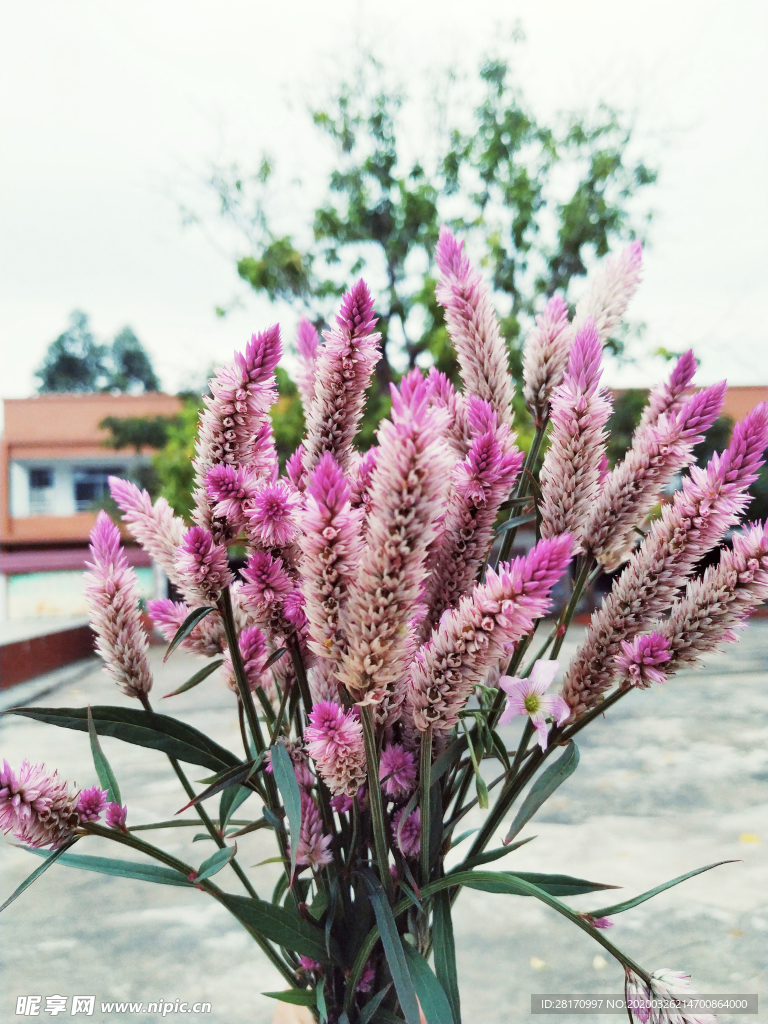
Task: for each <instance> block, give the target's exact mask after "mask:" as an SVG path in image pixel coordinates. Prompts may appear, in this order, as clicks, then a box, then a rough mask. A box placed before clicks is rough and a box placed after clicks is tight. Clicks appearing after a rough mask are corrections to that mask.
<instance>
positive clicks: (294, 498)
mask: <svg viewBox="0 0 768 1024" xmlns="http://www.w3.org/2000/svg"><path fill="white" fill-rule="evenodd" d="M300 506H301V494H300V493H299V492H298V491H296V490H294V488H293V487H291V486H290V485H289V484H287V483H286V482H285V481H284V480H278V481H276V482H275V483H266V484H263V485H262V486H261V487H260V488H259V489H258V490H256V491H255V493H254V496H253V499H252V501H251V502H250V504H249V506H248V507H247V508H246V510H245V515H246V517H247V519H248V522H249V524H250V525H249V527H248V532H249V534H251V535H252V536H254V537H256V538H257V539H258V541H259V542H260V543H261V544H263V545H264V547H266V548H282V547H285V545H286V544H288V543H289V541H291V540H293V538H294V537H295V536H296V533H297V531H298V523H297V521H296V512H297V511H298V509H299V508H300Z"/></svg>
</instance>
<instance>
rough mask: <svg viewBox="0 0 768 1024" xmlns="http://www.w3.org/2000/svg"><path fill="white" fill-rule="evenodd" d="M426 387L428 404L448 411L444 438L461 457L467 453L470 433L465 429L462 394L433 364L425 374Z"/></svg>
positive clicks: (464, 403) (465, 417)
mask: <svg viewBox="0 0 768 1024" xmlns="http://www.w3.org/2000/svg"><path fill="white" fill-rule="evenodd" d="M427 389H428V394H429V402H430V405H436V406H438V407H439V408H441V409H445V411H446V412H447V413H448V427H447V430H446V434H445V439H446V441H447V442H448V445H449V447H450V448H451V450H452V451H453V452H454V454H455V455H456V456H457V457H459V458H462V457H463V456H464V455H466V453H467V446H468V444H469V442H470V440H471V434H470V432H469V431H468V430H467V422H466V420H467V409H466V400H465V398H464V396H463V395H462V394H461V393H460V392H458V391H457V390H456V388H454V386H453V384H451V382H450V381H449V380H448V377H447V375H446V374H444V373H440V371H439V370H437V369H436V368H435V367H434V366H433V367H431V368H430V371H429V373H428V374H427Z"/></svg>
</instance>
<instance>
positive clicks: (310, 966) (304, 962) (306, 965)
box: [299, 954, 323, 971]
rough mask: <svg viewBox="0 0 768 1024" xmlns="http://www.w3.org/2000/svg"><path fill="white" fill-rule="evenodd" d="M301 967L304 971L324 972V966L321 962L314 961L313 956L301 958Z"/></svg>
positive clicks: (302, 956)
mask: <svg viewBox="0 0 768 1024" xmlns="http://www.w3.org/2000/svg"><path fill="white" fill-rule="evenodd" d="M299 965H300V967H301V969H302V970H303V971H322V969H323V965H322V964H321V963H320V961H319V960H313V959H312V957H311V956H304V955H303V954H302V955H301V956H299Z"/></svg>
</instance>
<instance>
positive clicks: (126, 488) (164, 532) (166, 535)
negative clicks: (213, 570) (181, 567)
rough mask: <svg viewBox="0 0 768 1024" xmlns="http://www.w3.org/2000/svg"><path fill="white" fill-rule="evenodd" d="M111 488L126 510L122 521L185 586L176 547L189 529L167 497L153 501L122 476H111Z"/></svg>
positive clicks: (174, 579)
mask: <svg viewBox="0 0 768 1024" xmlns="http://www.w3.org/2000/svg"><path fill="white" fill-rule="evenodd" d="M109 492H110V494H111V495H112V499H113V501H114V502H115V503H116V504H117V506H118V507H119V508H120V510H121V511H122V512H123V522H124V523H125V524H126V525H127V526H128V529H129V531H130V533H131V536H132V537H133V539H134V540H135V541H137V542H138V543H139V544H140V545H141V546H142V547H143V548H144V550H145V551H146V552H147V554H148V555H151V556H152V560H153V561H155V562H157V564H158V565H159V566H160V568H161V569H162V570H163V572H164V573H165V575H166V576H167V577H168V579H169V580H170V581H171V582H172V583H173V584H174V586H176V587H178V588H179V589H182V586H183V585H182V581H181V578H180V577H179V574H178V571H177V568H176V548H177V547H178V546H179V544H181V541H182V538H183V536H184V532H185V530H186V526H185V525H184V520H183V519H181V518H180V517H179V516H176V515H174V513H173V509H172V508H171V506H170V505H169V504H168V502H167V501H166V500H165V498H158V499H157V501H156V502H155V503H154V505H153V504H152V499H151V498H150V496H149V494H148V493H147V492H146V491H141V490H139V488H138V487H137V486H136V485H135V484H132V483H130V481H128V480H121V479H120V477H117V476H111V477H109ZM182 592H183V591H182ZM184 596H185V597H186V596H187V595H186V594H185V595H184Z"/></svg>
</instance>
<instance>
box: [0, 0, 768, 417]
mask: <svg viewBox="0 0 768 1024" xmlns="http://www.w3.org/2000/svg"><path fill="white" fill-rule="evenodd" d="M516 22H519V24H520V25H521V27H522V29H523V31H524V33H525V37H526V40H525V42H524V44H522V45H521V46H517V47H515V49H514V54H515V58H514V59H515V66H516V71H517V77H518V80H519V81H520V83H521V85H522V87H523V90H524V92H525V95H526V97H527V99H528V101H529V102H530V103H531V105H532V106H533V108H534V110H535V111H536V112H537V113H538V114H539V116H540V117H544V118H547V117H552V116H555V115H556V114H557V112H558V111H561V110H564V109H592V108H594V107H595V106H596V104H597V103H598V102H600V101H601V100H606V101H607V102H609V103H611V104H612V105H613V106H615V107H618V108H619V109H621V110H624V111H625V112H627V114H628V115H631V116H632V117H633V118H634V120H635V124H636V129H637V139H638V143H637V144H638V145H639V146H641V147H643V148H642V151H643V153H644V154H647V156H648V157H649V159H650V160H651V162H655V163H656V164H657V165H658V166H659V168H660V175H659V184H658V186H657V187H655V188H654V189H653V192H652V194H651V195H650V196H649V199H650V202H651V205H652V207H653V209H654V220H653V224H652V227H651V230H650V239H649V240H650V246H649V248H648V250H647V252H646V255H645V269H644V281H643V284H642V286H641V289H640V291H639V292H638V294H637V296H636V298H635V300H634V301H633V304H632V307H631V310H630V312H631V316H632V318H633V319H634V320H636V321H641V322H643V323H644V324H645V325H646V329H645V335H644V341H643V344H644V351H646V350H647V351H652V350H653V349H655V348H658V347H664V348H667V349H670V350H673V351H681V350H682V349H684V348H686V347H688V346H693V348H694V350H695V352H696V354H697V356H698V357H699V359H700V360H701V369H700V374H699V379H700V381H701V382H702V383H711V382H713V381H715V380H718V379H721V378H722V377H724V376H726V377H727V378H728V379H729V381H730V382H731V383H733V384H755V383H761V384H765V383H768V315H767V314H766V308H767V307H766V284H768V254H767V252H766V245H765V239H766V237H768V200H767V199H766V188H765V184H766V181H768V138H767V137H766V134H767V132H768V118H767V117H766V112H767V107H768V104H767V103H766V100H767V99H768V59H767V58H768V52H767V51H768V4H766V3H765V2H764V0H726V2H719V3H713V2H708V0H692V2H687V0H663V2H648V0H646V2H645V3H643V4H616V3H615V2H602V0H581V2H580V3H578V4H574V3H572V2H569V3H566V2H561V0H536V2H531V3H528V2H518V0H501V2H498V0H473V3H472V4H471V5H470V4H467V3H466V0H439V2H434V0H389V2H388V3H387V4H381V3H378V2H370V0H328V2H326V3H323V4H318V3H316V2H314V0H312V2H305V0H293V2H292V3H290V4H280V5H278V4H274V3H266V2H259V0H238V2H231V0H206V2H195V0H178V2H177V0H152V2H150V3H145V2H141V0H133V2H132V3H131V4H130V5H126V4H118V3H116V2H113V0H108V2H96V0H88V2H83V0H68V2H67V3H66V4H62V3H61V2H60V0H54V2H48V0H42V2H33V3H29V4H18V3H9V2H5V0H3V2H2V3H0V353H1V354H0V360H1V362H0V397H5V398H10V397H23V396H26V395H29V394H31V393H32V392H33V390H34V387H35V380H34V376H33V374H34V370H35V368H36V367H37V366H38V365H39V364H40V362H41V360H42V358H43V355H44V352H45V349H46V347H47V345H48V344H49V343H50V342H51V341H52V340H53V339H54V338H55V337H56V336H57V335H58V334H60V333H61V332H62V331H63V330H64V329H65V327H66V325H67V321H68V317H69V314H70V312H71V311H72V310H73V309H75V308H79V309H82V310H84V311H85V312H86V313H88V315H89V317H90V319H91V324H92V328H93V330H94V332H95V333H96V334H97V335H98V336H99V337H101V338H104V339H110V338H112V337H113V336H114V334H115V333H116V332H117V331H118V330H119V329H120V328H121V327H122V326H124V325H125V324H130V325H131V326H132V327H133V329H134V330H135V331H136V333H137V335H138V336H139V338H140V339H141V340H142V341H143V343H144V344H145V346H146V348H147V349H148V351H149V353H150V355H151V357H152V360H153V362H154V364H155V367H156V369H157V371H158V373H159V375H160V378H161V381H162V384H163V386H164V387H165V388H166V389H168V390H175V389H178V388H179V387H183V386H185V385H188V384H189V383H191V382H193V381H197V380H202V379H203V375H204V373H205V371H206V370H207V368H208V367H210V366H211V365H212V364H216V365H218V364H220V363H221V362H223V361H226V360H228V359H230V358H231V355H232V352H233V350H234V349H235V348H240V347H242V346H243V345H244V344H245V342H246V341H247V339H248V338H249V337H250V334H251V332H252V331H256V330H259V329H262V328H263V327H265V326H267V325H268V324H270V323H272V322H274V320H275V319H276V318H277V317H278V316H279V318H280V320H281V323H282V326H283V328H284V334H285V336H286V337H287V338H291V337H292V335H293V332H294V329H295V324H296V320H297V315H298V314H297V313H295V312H293V311H291V310H288V309H286V308H281V309H275V308H272V307H270V306H269V303H268V302H267V301H266V300H265V299H263V298H259V297H258V296H255V295H253V293H249V291H248V290H247V289H246V286H245V285H243V283H242V282H240V281H239V279H238V277H237V274H236V271H235V267H234V262H233V259H232V258H231V253H232V251H233V250H232V248H231V238H230V237H229V236H227V234H226V232H225V231H224V230H223V228H219V227H218V226H217V224H216V222H215V220H214V221H211V222H209V224H208V229H207V230H206V231H201V230H200V229H198V228H194V227H193V228H185V227H184V226H183V225H182V217H181V215H180V212H179V207H180V204H181V203H182V202H186V203H191V204H192V205H195V204H196V203H199V205H200V208H201V209H202V208H204V207H205V203H206V201H207V200H206V194H205V191H204V189H203V186H202V185H201V184H200V183H201V181H202V179H203V178H204V176H205V173H206V170H207V168H208V167H209V166H210V164H211V162H213V161H219V162H228V161H231V160H239V161H241V162H242V163H244V164H247V163H248V162H249V161H255V160H256V159H258V157H259V155H260V154H261V153H262V152H264V151H266V152H269V153H270V154H271V155H272V157H273V159H274V160H275V162H276V165H277V166H278V167H279V168H280V171H281V173H283V174H284V175H286V176H287V177H299V178H301V182H302V186H301V189H300V190H299V195H300V196H301V197H303V199H304V200H305V201H306V204H307V208H309V207H310V206H311V201H312V199H313V198H315V197H319V196H320V195H321V193H322V183H323V180H324V176H325V174H326V172H327V170H328V167H329V165H328V153H327V151H325V150H324V149H323V147H322V144H321V142H320V141H319V139H318V137H317V133H316V132H315V130H314V129H313V128H312V126H311V125H310V123H309V120H308V117H307V114H306V109H307V106H308V104H309V103H311V102H312V101H313V100H315V101H317V100H318V99H321V98H322V97H323V96H324V95H326V93H327V91H328V90H329V89H330V88H331V87H332V85H333V84H334V82H336V81H338V77H339V74H340V73H342V72H343V70H344V69H345V68H346V67H349V68H351V67H352V66H353V65H354V62H355V59H356V57H357V54H358V53H359V52H360V50H361V48H363V47H372V48H373V49H374V50H375V52H376V53H377V54H378V55H379V56H380V58H381V59H383V60H384V61H385V63H386V64H387V66H388V68H389V69H390V70H391V73H392V74H393V75H394V76H395V78H397V80H399V81H400V82H401V83H402V84H403V85H404V86H405V88H406V89H408V90H409V91H410V92H412V93H413V95H414V96H415V97H416V98H417V101H418V98H419V97H420V96H423V95H425V94H426V92H427V91H428V86H429V83H430V82H433V81H435V80H437V76H438V75H439V74H440V73H442V72H443V71H444V69H445V68H446V67H454V68H456V69H458V70H459V71H462V72H466V73H471V71H472V68H473V67H476V66H477V63H478V61H479V59H480V57H481V56H482V55H483V54H484V53H485V52H487V51H489V49H492V48H493V47H496V49H497V50H499V48H500V49H501V51H502V52H509V53H512V48H511V46H512V44H507V43H506V42H505V40H506V39H507V38H508V37H509V35H510V32H511V30H512V27H513V25H514V24H515V23H516ZM505 47H507V50H506V51H505V50H504V48H505ZM424 109H426V107H425V108H424ZM411 116H412V122H411V124H410V131H411V132H412V134H413V135H414V136H415V137H416V138H417V137H418V134H419V123H418V117H419V104H418V102H417V103H416V105H415V113H414V114H412V115H411ZM235 297H237V298H239V300H240V301H241V303H242V306H241V308H239V309H237V310H235V311H234V312H233V313H231V314H230V315H229V316H228V317H226V318H224V319H221V318H217V317H216V315H215V307H216V306H217V305H222V304H225V303H228V302H230V301H231V300H232V299H234V298H235ZM662 372H663V365H662V364H661V361H660V360H659V359H653V358H646V357H644V358H639V360H638V361H637V362H635V363H632V364H628V365H626V366H624V367H618V366H611V367H610V368H609V369H608V371H607V376H608V381H607V382H608V383H609V384H612V385H614V386H632V385H634V386H645V385H648V384H651V383H653V382H654V381H655V380H656V379H657V378H658V376H659V375H660V374H661V373H662Z"/></svg>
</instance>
